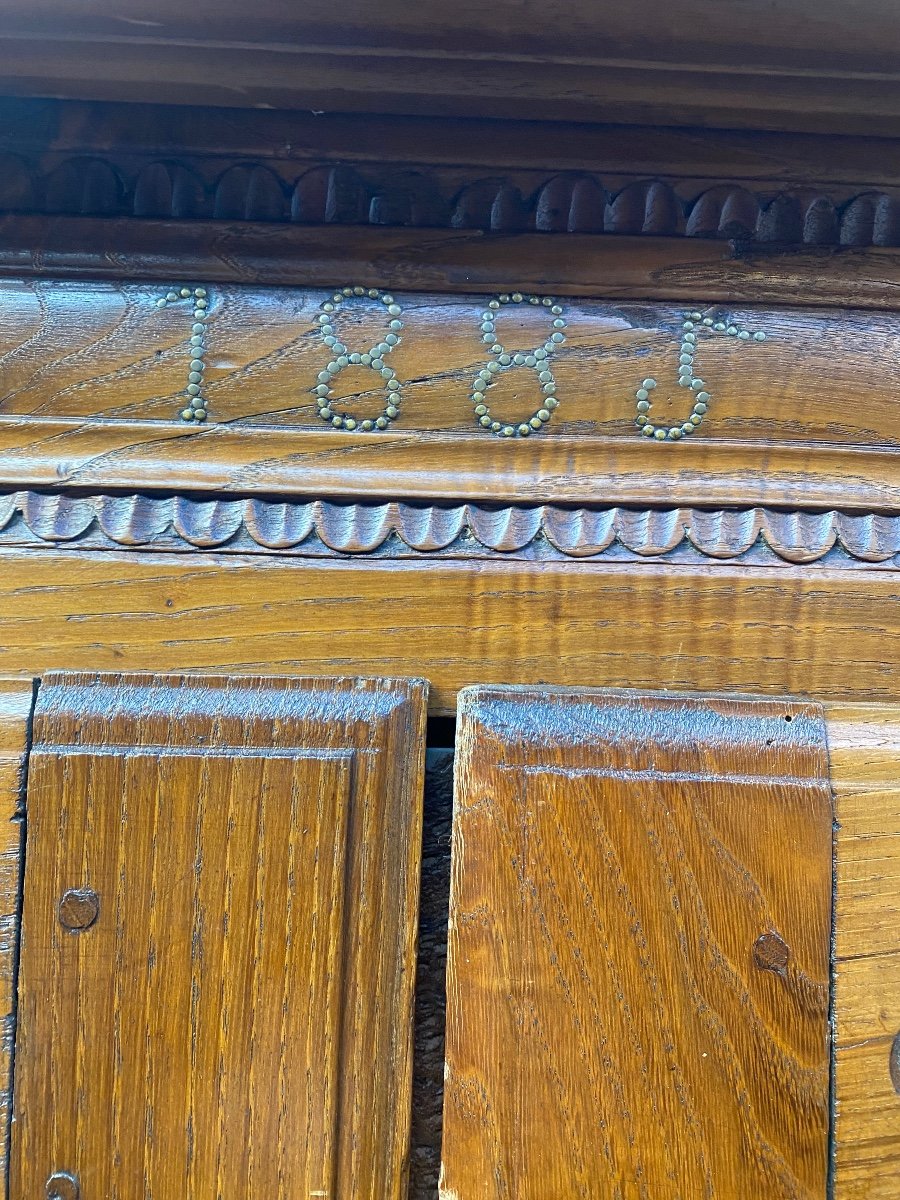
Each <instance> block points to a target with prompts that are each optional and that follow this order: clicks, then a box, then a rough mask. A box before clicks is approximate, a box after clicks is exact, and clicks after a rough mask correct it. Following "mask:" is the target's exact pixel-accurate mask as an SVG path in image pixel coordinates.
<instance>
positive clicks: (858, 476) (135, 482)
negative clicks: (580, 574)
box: [0, 280, 900, 510]
mask: <svg viewBox="0 0 900 1200" xmlns="http://www.w3.org/2000/svg"><path fill="white" fill-rule="evenodd" d="M188 282H189V283H190V284H191V286H194V285H195V283H196V281H195V280H188ZM179 286H180V285H179ZM168 291H169V287H161V286H160V285H153V284H147V283H119V284H106V283H100V282H96V283H87V282H83V281H82V282H79V283H78V284H77V285H73V284H71V283H60V282H50V281H47V282H44V281H35V280H18V281H12V280H10V281H8V282H2V283H0V300H2V303H0V450H2V466H0V472H2V482H5V483H11V484H14V485H15V484H31V485H36V486H53V485H58V484H59V483H63V482H65V483H66V484H68V485H70V486H80V487H85V486H94V487H97V486H101V487H103V486H105V487H114V488H120V487H139V488H142V489H143V488H153V487H156V488H167V489H171V486H172V483H173V481H174V480H177V481H178V485H179V487H180V488H183V489H188V488H196V489H202V490H226V489H227V490H235V491H238V492H250V493H254V492H255V493H258V492H261V491H265V490H270V491H281V492H292V491H295V492H303V493H305V494H307V495H308V494H310V493H312V494H314V495H315V494H316V493H318V495H320V496H328V495H366V494H375V495H380V496H384V495H386V494H387V495H389V496H391V497H395V496H398V495H399V496H403V497H409V498H412V499H415V498H425V497H435V496H446V497H453V496H458V497H460V498H465V499H482V500H489V501H490V502H496V501H497V500H500V499H518V500H532V501H534V500H538V501H541V500H544V501H547V500H556V501H558V502H560V501H561V502H573V501H574V502H579V501H580V502H595V503H596V502H597V501H598V500H601V501H602V500H609V499H613V498H614V499H615V500H616V501H618V502H622V501H627V502H632V503H634V502H644V503H647V502H649V503H657V504H659V503H666V502H669V503H671V502H672V501H675V502H682V503H689V504H703V505H723V504H728V505H734V504H742V505H747V504H752V503H769V504H791V505H812V506H816V507H834V508H850V509H865V510H871V509H873V508H892V509H895V510H896V509H898V508H900V424H898V423H897V422H895V421H893V420H892V419H891V406H892V402H891V401H890V400H889V399H888V398H887V396H888V391H889V387H890V378H891V363H892V361H893V357H892V356H893V346H894V342H895V340H896V338H897V336H898V331H900V323H898V318H897V317H896V316H895V315H894V314H892V313H888V312H879V313H865V314H863V313H861V312H859V311H856V310H831V311H828V312H825V311H821V310H809V309H798V308H779V309H772V308H761V307H747V306H733V305H716V304H707V303H705V302H704V303H702V304H699V306H698V307H697V308H696V309H694V308H688V309H685V308H679V307H675V306H673V305H670V304H653V305H651V304H637V303H611V302H601V301H588V300H576V299H571V298H563V299H561V302H560V304H559V305H557V307H558V308H561V309H562V312H563V315H562V316H561V317H559V318H558V319H559V320H562V321H565V323H566V324H565V328H564V331H563V334H562V336H564V338H565V340H564V341H563V342H562V343H560V345H559V346H558V348H557V349H556V350H555V351H554V352H553V353H552V355H551V356H550V358H549V359H548V360H546V361H547V362H548V365H549V366H550V368H551V370H552V374H553V381H554V383H555V387H556V392H555V396H554V397H548V396H546V395H545V394H544V392H543V390H542V388H543V384H542V383H541V382H540V381H539V380H538V377H537V373H536V372H535V371H534V370H532V369H530V368H529V367H527V366H518V367H516V366H514V365H513V366H509V367H507V369H504V370H502V371H500V372H499V373H498V374H497V375H496V377H495V380H496V381H495V382H491V384H490V386H489V387H488V389H487V391H486V392H485V393H484V399H485V400H486V401H487V402H488V405H489V408H490V414H491V417H492V418H493V419H495V420H496V421H498V422H500V423H501V424H502V425H503V426H504V427H506V426H509V428H510V429H519V428H520V427H523V425H524V427H525V428H527V422H528V421H529V420H530V419H531V418H533V417H534V414H535V413H536V412H537V411H538V410H543V406H544V405H545V404H546V403H549V404H550V406H551V407H550V410H543V411H544V413H545V417H546V422H545V424H544V425H543V427H541V428H539V430H538V431H531V430H530V429H529V430H528V432H529V436H528V438H527V439H525V438H523V437H512V438H501V437H498V436H496V434H495V433H494V432H492V431H491V430H490V429H484V428H482V427H481V426H480V425H479V424H478V419H477V417H476V415H475V411H474V409H475V402H474V401H473V399H472V388H473V383H475V382H477V381H478V372H479V371H481V370H482V369H484V368H485V366H486V364H488V363H491V364H492V365H493V366H497V362H496V361H495V359H496V356H495V355H492V354H491V353H490V350H489V347H488V346H487V345H485V342H484V338H485V337H486V336H488V335H487V334H483V332H482V325H483V313H485V312H491V311H492V310H490V309H489V308H487V305H488V303H489V302H490V301H491V299H493V295H492V293H490V292H485V293H483V294H481V295H477V294H476V295H472V294H470V295H465V296H440V295H435V294H427V293H425V294H423V293H421V292H403V291H399V290H395V291H393V292H391V293H390V295H391V296H392V297H393V299H394V300H395V301H396V305H395V306H394V307H395V308H396V307H398V308H399V309H400V310H401V316H400V318H399V319H400V321H401V322H402V328H401V330H400V332H399V337H400V341H399V344H398V345H397V346H396V347H395V348H394V349H393V351H391V352H390V353H389V354H387V355H386V356H385V361H386V363H388V365H389V366H390V368H391V369H392V370H393V371H394V372H395V373H396V379H395V380H392V381H391V382H392V383H397V384H398V385H399V388H400V390H399V393H398V395H399V396H400V397H401V400H400V404H399V410H398V412H397V414H396V416H395V419H394V420H393V423H391V424H390V426H389V427H388V428H386V429H384V430H383V431H378V430H373V431H372V432H369V433H366V432H364V431H362V430H361V428H359V426H361V424H362V423H363V422H364V421H365V420H367V419H368V420H369V421H370V422H373V421H374V420H375V419H376V418H379V417H381V415H382V413H383V412H384V410H385V407H386V405H387V404H388V403H389V400H388V392H387V391H386V390H385V386H384V381H383V380H382V379H381V377H380V376H379V374H378V373H377V372H375V371H373V370H371V369H369V368H366V367H364V366H361V365H357V366H355V367H354V366H353V365H352V364H351V365H349V366H347V367H345V368H344V369H343V370H342V371H341V372H340V373H339V374H337V375H336V376H334V383H333V386H332V392H333V395H332V396H331V398H330V401H329V403H330V405H331V407H330V409H329V412H333V413H337V414H346V415H347V416H348V417H349V418H352V420H353V421H354V422H356V425H357V428H355V429H352V430H351V429H349V428H339V429H334V428H332V425H331V424H330V423H329V422H323V420H322V419H321V417H320V416H319V415H318V412H317V409H316V404H315V397H314V395H313V392H314V389H315V388H316V386H317V385H318V383H319V379H318V377H319V373H320V372H322V371H323V370H324V368H325V367H326V366H327V365H328V363H329V362H330V361H331V360H332V358H333V352H332V351H331V350H330V349H329V348H328V347H327V346H326V345H324V344H323V342H322V337H321V335H320V331H319V324H318V318H319V317H320V316H324V314H323V312H322V305H323V304H325V303H331V295H332V293H333V288H332V289H331V290H329V289H327V288H324V287H323V288H315V289H297V288H283V289H273V288H268V289H254V288H240V287H232V286H212V285H210V287H209V289H208V293H209V294H208V304H209V309H208V310H207V311H208V312H209V320H208V321H207V322H206V324H205V327H206V330H207V332H206V334H205V335H204V336H205V339H206V351H205V357H204V362H205V368H204V370H203V372H202V377H201V375H200V374H198V375H197V378H199V379H201V382H200V383H199V384H198V383H197V382H196V379H194V380H193V381H192V383H191V385H190V386H191V387H199V388H201V389H202V395H203V397H204V398H205V399H206V402H207V405H208V417H207V422H206V424H205V425H203V426H199V425H198V424H197V422H193V423H186V422H184V421H183V420H181V416H180V414H181V413H182V412H183V411H184V410H185V409H186V408H189V402H190V400H189V397H188V395H187V390H186V389H187V388H188V372H189V362H190V353H189V346H188V340H189V337H190V336H191V328H192V317H191V306H190V304H189V303H187V302H180V303H172V304H169V305H168V307H166V308H165V309H162V310H161V309H159V308H158V307H157V300H158V299H159V297H160V295H161V294H166V293H167V292H168ZM506 294H508V293H506ZM686 312H689V313H690V312H697V313H700V314H702V319H700V318H698V319H697V321H695V322H694V324H695V325H696V327H697V328H696V331H695V332H691V331H685V330H683V329H682V325H683V322H684V319H685V317H684V314H685V313H686ZM390 319H391V318H390V317H389V315H388V314H387V312H386V310H385V308H384V306H383V305H382V304H380V303H379V302H378V301H377V300H372V299H370V298H368V297H362V298H358V297H352V298H349V299H345V300H344V302H343V305H342V307H341V310H340V312H339V313H337V314H336V315H335V316H334V318H333V324H332V325H331V326H329V327H328V328H333V329H334V330H335V333H336V335H337V336H338V337H340V338H342V340H343V344H344V345H345V346H346V348H347V351H348V353H353V352H356V353H358V354H359V353H363V352H366V351H367V350H368V349H370V348H371V347H372V345H373V344H377V343H379V341H380V339H382V338H384V337H385V335H386V334H388V335H390V336H393V334H391V331H390V329H389V325H388V322H389V320H390ZM554 319H557V318H555V317H554V315H553V314H552V313H551V312H550V311H549V310H548V309H547V308H545V307H544V306H543V305H532V304H528V303H522V304H504V305H502V306H501V308H500V309H499V310H498V312H497V317H496V323H495V326H494V333H495V335H496V337H497V338H498V340H499V341H500V343H501V344H502V345H503V347H504V348H505V349H506V350H508V351H509V352H510V353H511V354H512V353H515V352H516V351H521V352H522V353H523V354H527V353H528V352H529V351H530V350H531V349H534V348H538V349H540V348H542V347H543V346H544V343H545V342H546V341H547V339H548V338H549V337H550V335H551V334H556V333H557V332H558V331H555V330H554V329H553V326H552V321H553V320H554ZM704 321H709V322H710V323H711V324H712V325H713V327H712V328H709V327H707V326H706V325H704V324H703V322H704ZM715 325H720V326H723V327H724V326H727V327H729V328H733V329H736V330H740V331H741V333H744V334H746V335H747V336H748V338H749V340H746V341H742V340H740V339H739V337H738V336H730V335H729V334H728V333H727V332H724V330H716V329H715V327H714V326H715ZM685 333H687V334H689V338H693V337H696V343H695V345H696V355H695V358H694V360H693V369H694V371H695V378H696V379H698V380H701V381H702V382H703V384H704V388H703V391H704V393H706V394H708V395H710V396H711V400H709V411H708V412H707V413H706V414H705V416H704V417H703V421H702V424H701V425H700V426H699V427H698V428H697V429H696V430H695V432H694V433H693V434H692V435H691V436H690V437H682V439H681V441H679V442H678V443H677V444H675V443H672V442H666V443H663V444H659V443H657V442H656V441H654V440H653V439H647V438H645V437H642V436H641V431H640V429H639V428H638V427H637V425H636V424H635V419H636V417H637V416H638V412H637V407H636V406H637V399H636V391H637V390H638V389H639V388H640V387H641V385H642V383H643V381H644V380H645V379H646V378H650V379H653V380H656V386H655V387H654V388H653V389H652V390H651V392H650V393H649V396H650V403H651V408H650V411H649V413H648V414H647V415H648V417H649V419H650V421H651V422H652V423H653V424H654V425H656V426H657V427H658V428H662V429H663V430H666V429H669V428H670V427H673V426H674V427H677V430H678V432H679V434H680V426H681V424H682V423H683V422H685V421H687V420H688V418H689V417H690V416H691V413H692V408H693V404H694V399H695V397H694V393H693V392H692V390H691V389H690V388H688V387H680V386H678V384H679V378H678V370H679V357H680V355H681V338H682V335H684V334H685ZM755 333H759V334H760V335H762V338H763V339H764V340H759V341H758V340H754V338H753V337H752V336H751V335H752V334H755ZM481 386H483V381H482V383H481ZM548 386H552V385H548ZM698 386H699V385H698ZM554 399H555V401H556V402H557V407H556V408H555V409H554V408H553V400H554Z"/></svg>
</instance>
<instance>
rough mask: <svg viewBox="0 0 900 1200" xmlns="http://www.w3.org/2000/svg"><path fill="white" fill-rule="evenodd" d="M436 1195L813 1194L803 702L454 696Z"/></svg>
mask: <svg viewBox="0 0 900 1200" xmlns="http://www.w3.org/2000/svg"><path fill="white" fill-rule="evenodd" d="M459 721H460V724H459V729H458V734H457V763H456V779H455V792H454V829H453V864H452V881H451V895H450V934H449V945H448V960H447V1078H446V1083H445V1093H444V1097H445V1099H444V1144H443V1157H442V1173H441V1185H442V1195H443V1196H444V1197H446V1198H448V1200H469V1198H472V1200H483V1198H484V1197H487V1196H497V1197H507V1196H516V1197H517V1198H521V1200H529V1198H534V1200H546V1198H547V1197H549V1196H567V1197H576V1196H583V1197H595V1196H598V1195H599V1194H601V1193H602V1194H604V1195H609V1196H610V1197H617V1198H618V1200H632V1198H637V1197H653V1198H654V1200H667V1198H672V1200H674V1198H676V1197H682V1196H687V1195H700V1194H705V1195H709V1196H718V1195H721V1196H723V1197H724V1196H728V1197H732V1196H734V1197H736V1196H744V1195H750V1194H754V1193H756V1194H759V1195H764V1196H766V1197H767V1200H775V1198H776V1197H778V1198H782V1197H783V1198H788V1197H790V1198H794V1197H808V1198H809V1200H821V1198H822V1197H823V1196H824V1194H825V1186H826V1178H827V1173H828V1124H829V1121H828V1100H829V1051H828V1007H829V966H828V961H829V931H830V926H831V887H832V884H831V835H832V808H831V795H830V791H829V786H828V762H827V753H826V746H825V728H824V722H823V720H822V715H821V709H818V708H817V707H815V706H811V705H796V704H792V703H790V704H788V703H768V704H765V703H764V704H753V703H748V702H740V701H717V700H698V701H689V700H683V699H678V698H664V697H646V698H643V697H641V698H634V697H624V696H616V695H612V694H607V695H598V694H596V693H587V692H578V693H562V694H560V693H557V694H555V695H554V694H553V693H550V692H547V691H546V690H544V689H541V690H540V691H530V692H529V691H525V692H521V691H518V690H514V689H508V690H503V689H490V688H475V689H471V690H468V691H465V692H463V693H462V695H461V696H460V716H459Z"/></svg>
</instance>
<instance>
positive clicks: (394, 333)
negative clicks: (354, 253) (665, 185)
mask: <svg viewBox="0 0 900 1200" xmlns="http://www.w3.org/2000/svg"><path fill="white" fill-rule="evenodd" d="M363 297H368V299H369V300H378V301H379V302H380V303H381V304H383V305H384V307H385V308H386V309H387V311H388V315H389V316H390V318H391V320H390V323H389V330H390V332H389V333H387V334H385V336H384V338H383V339H382V340H381V341H379V342H375V343H374V345H373V346H371V347H370V349H368V350H367V351H365V352H364V353H362V354H358V353H357V352H356V351H353V353H349V352H348V350H347V347H346V346H345V345H344V343H343V342H341V341H339V339H338V337H337V335H336V334H335V331H334V318H335V317H336V316H337V314H338V313H339V312H340V310H341V308H342V306H343V303H344V301H345V300H346V299H357V298H363ZM400 313H401V308H400V305H399V304H397V302H396V301H395V300H394V297H393V296H391V295H389V294H388V293H387V292H381V291H379V290H378V288H369V289H368V290H367V289H366V288H362V287H345V288H340V289H339V290H335V292H334V295H333V296H332V297H331V299H330V300H326V301H325V302H324V303H323V304H322V311H321V313H320V314H319V333H320V334H321V335H322V341H323V342H324V343H325V345H326V346H327V347H328V348H329V350H330V351H331V352H332V354H333V355H334V358H333V359H332V361H331V362H330V363H329V364H328V366H327V367H326V368H325V369H324V371H320V372H319V374H318V377H317V383H316V386H315V387H314V388H313V389H312V392H313V395H314V396H315V398H316V406H317V407H318V410H319V416H320V417H321V418H322V420H323V421H328V422H329V424H331V425H333V426H334V427H335V429H350V430H353V429H358V430H360V431H361V432H363V433H369V432H370V431H371V430H373V429H387V428H388V426H389V425H390V423H391V421H395V420H396V419H397V417H399V416H400V384H399V382H398V381H397V373H396V371H394V369H393V368H392V367H389V366H387V365H386V363H385V361H384V360H385V357H386V356H387V355H388V354H390V352H391V351H392V350H393V349H394V347H395V346H397V345H399V343H400V330H401V329H402V328H403V322H402V321H401V320H400ZM350 366H353V367H356V366H361V367H368V368H369V369H370V370H372V371H375V372H376V374H378V375H380V376H381V378H382V379H383V380H384V381H385V388H386V391H387V403H386V404H385V406H384V408H383V409H382V411H381V414H380V415H379V416H377V417H374V418H368V417H367V418H366V419H365V420H363V421H357V420H356V418H355V417H352V416H351V415H350V413H348V412H337V411H336V410H335V406H334V404H333V403H332V402H331V394H332V392H331V384H332V383H333V382H334V380H335V379H336V378H337V376H338V375H339V374H340V373H341V371H343V369H344V368H345V367H350Z"/></svg>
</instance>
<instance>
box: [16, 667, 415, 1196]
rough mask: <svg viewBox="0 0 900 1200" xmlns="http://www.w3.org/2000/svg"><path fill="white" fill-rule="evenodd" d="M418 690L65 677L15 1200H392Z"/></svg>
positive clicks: (39, 755) (40, 740)
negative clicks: (314, 1199) (320, 1199)
mask: <svg viewBox="0 0 900 1200" xmlns="http://www.w3.org/2000/svg"><path fill="white" fill-rule="evenodd" d="M423 751H424V688H423V687H422V685H419V684H417V683H415V682H413V683H389V682H381V681H327V680H321V681H308V680H307V681H304V680H298V681H293V682H287V681H282V680H241V681H237V680H235V681H230V682H229V681H226V680H217V679H194V680H190V679H179V678H155V679H154V678H141V677H132V678H121V679H116V678H109V677H105V678H104V677H95V678H93V679H92V678H78V677H69V678H67V677H65V676H60V677H57V678H54V679H51V680H50V681H48V682H47V683H46V684H45V685H44V686H43V687H42V689H41V692H40V695H39V699H38V705H37V710H36V719H35V745H34V750H33V752H32V760H31V767H30V776H29V792H28V874H27V881H26V889H25V905H24V915H23V931H22V957H21V963H22V966H21V986H20V1024H19V1030H18V1040H17V1071H16V1089H15V1115H16V1133H15V1138H14V1143H13V1170H12V1180H13V1189H12V1190H13V1195H14V1196H17V1197H18V1196H21V1197H22V1198H23V1200H24V1198H25V1197H26V1196H34V1195H43V1194H44V1189H45V1188H46V1187H47V1186H48V1183H47V1181H48V1180H52V1179H53V1178H54V1176H56V1177H57V1182H56V1184H54V1185H53V1186H56V1187H57V1190H58V1191H60V1194H63V1195H65V1194H66V1192H65V1188H66V1187H73V1186H76V1184H75V1183H71V1182H70V1181H69V1179H67V1176H71V1178H72V1180H74V1181H77V1187H78V1189H79V1192H80V1196H81V1198H82V1200H88V1198H89V1197H103V1198H107V1197H119V1198H120V1200H131V1198H132V1197H134V1198H138V1197H140V1198H141V1200H143V1198H144V1197H153V1198H154V1200H183V1198H185V1197H197V1198H198V1200H199V1198H200V1197H203V1198H206V1197H260V1198H262V1197H266V1198H268V1197H286V1198H287V1197H290V1198H293V1197H295V1196H316V1195H318V1196H336V1195H341V1196H352V1197H366V1198H369V1197H371V1198H372V1200H376V1198H377V1200H381V1198H382V1197H385V1196H388V1197H399V1196H400V1195H401V1194H402V1184H403V1175H404V1169H405V1156H406V1139H407V1133H408V1121H409V1089H410V1078H411V1063H410V1037H411V1009H412V982H413V977H414V970H413V967H414V949H415V917H416V907H417V891H418V847H419V842H420V837H421V773H422V760H423Z"/></svg>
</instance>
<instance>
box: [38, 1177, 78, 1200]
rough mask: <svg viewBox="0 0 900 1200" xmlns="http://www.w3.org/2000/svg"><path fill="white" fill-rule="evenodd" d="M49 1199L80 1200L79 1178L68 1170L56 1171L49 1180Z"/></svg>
mask: <svg viewBox="0 0 900 1200" xmlns="http://www.w3.org/2000/svg"><path fill="white" fill-rule="evenodd" d="M46 1186H47V1200H79V1197H80V1196H81V1188H80V1187H79V1186H78V1180H77V1179H76V1178H75V1176H74V1175H70V1174H69V1172H68V1171H54V1172H53V1174H52V1175H51V1176H50V1178H49V1179H48V1180H47V1185H46Z"/></svg>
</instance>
